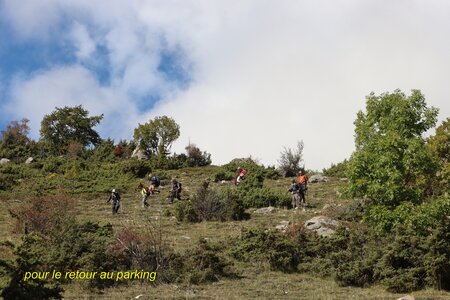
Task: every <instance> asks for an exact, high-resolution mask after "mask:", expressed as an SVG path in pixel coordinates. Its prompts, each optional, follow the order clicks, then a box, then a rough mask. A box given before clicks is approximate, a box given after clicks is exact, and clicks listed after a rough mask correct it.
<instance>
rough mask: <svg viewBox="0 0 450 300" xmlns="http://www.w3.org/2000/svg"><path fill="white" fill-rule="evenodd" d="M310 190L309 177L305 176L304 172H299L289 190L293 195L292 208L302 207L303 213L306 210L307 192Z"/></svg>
mask: <svg viewBox="0 0 450 300" xmlns="http://www.w3.org/2000/svg"><path fill="white" fill-rule="evenodd" d="M307 190H308V176H306V175H305V172H304V171H303V170H300V172H298V177H297V178H294V179H292V185H291V187H290V188H289V190H288V191H289V192H291V193H292V208H294V209H298V208H299V207H300V205H302V207H303V211H305V210H306V206H307V203H306V191H307Z"/></svg>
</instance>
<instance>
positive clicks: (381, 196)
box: [348, 90, 438, 208]
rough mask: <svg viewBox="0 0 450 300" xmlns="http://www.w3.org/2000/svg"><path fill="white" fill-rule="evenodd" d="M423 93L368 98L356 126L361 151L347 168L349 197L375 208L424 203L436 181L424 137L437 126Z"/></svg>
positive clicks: (434, 163)
mask: <svg viewBox="0 0 450 300" xmlns="http://www.w3.org/2000/svg"><path fill="white" fill-rule="evenodd" d="M437 113H438V110H437V109H436V108H434V107H431V108H428V107H427V106H426V103H425V98H424V96H423V95H422V94H421V92H420V91H419V90H413V91H412V93H411V95H410V96H409V97H407V96H406V95H405V94H403V93H402V92H401V91H399V90H396V91H395V92H394V93H391V94H390V93H384V94H381V95H380V96H376V95H375V94H374V93H371V94H370V95H369V96H367V101H366V112H362V111H359V112H358V115H357V118H356V121H355V123H354V124H355V133H356V135H355V144H356V151H355V152H354V153H353V155H352V158H351V160H350V163H349V167H348V175H349V190H348V191H349V192H350V195H351V196H354V197H366V198H368V199H369V200H370V203H372V204H377V205H384V206H388V207H391V208H393V207H395V206H397V205H399V204H400V203H401V202H402V201H412V202H413V203H417V202H420V200H421V199H422V196H424V195H425V193H426V191H427V189H428V188H429V186H430V182H431V180H430V179H431V178H432V177H433V176H435V174H436V170H437V167H438V165H437V162H436V159H435V158H434V156H433V154H432V153H431V151H430V150H429V148H428V147H426V145H425V140H424V138H423V137H422V134H423V133H424V132H425V131H427V130H428V129H429V128H431V127H433V126H434V125H435V123H436V117H437Z"/></svg>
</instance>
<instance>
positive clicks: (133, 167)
mask: <svg viewBox="0 0 450 300" xmlns="http://www.w3.org/2000/svg"><path fill="white" fill-rule="evenodd" d="M118 171H119V172H123V173H127V174H131V175H132V176H134V177H138V178H144V177H145V175H147V174H149V173H150V172H151V171H152V168H151V163H150V162H148V161H142V160H137V159H134V158H132V159H128V160H125V161H121V162H120V163H119V164H118Z"/></svg>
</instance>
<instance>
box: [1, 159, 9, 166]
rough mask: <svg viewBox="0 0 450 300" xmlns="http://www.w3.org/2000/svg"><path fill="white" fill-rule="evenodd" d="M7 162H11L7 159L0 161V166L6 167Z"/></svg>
mask: <svg viewBox="0 0 450 300" xmlns="http://www.w3.org/2000/svg"><path fill="white" fill-rule="evenodd" d="M9 162H11V161H10V160H9V159H7V158H2V159H0V165H6V164H7V163H9Z"/></svg>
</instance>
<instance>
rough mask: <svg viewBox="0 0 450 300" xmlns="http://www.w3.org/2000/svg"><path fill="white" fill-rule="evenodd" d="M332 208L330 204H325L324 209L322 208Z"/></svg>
mask: <svg viewBox="0 0 450 300" xmlns="http://www.w3.org/2000/svg"><path fill="white" fill-rule="evenodd" d="M330 207H331V205H330V204H328V203H327V204H325V205H324V206H323V208H322V210H327V209H329V208H330Z"/></svg>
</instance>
